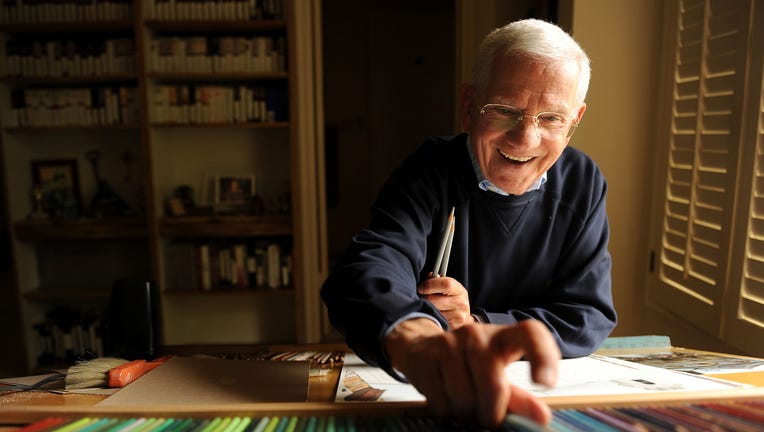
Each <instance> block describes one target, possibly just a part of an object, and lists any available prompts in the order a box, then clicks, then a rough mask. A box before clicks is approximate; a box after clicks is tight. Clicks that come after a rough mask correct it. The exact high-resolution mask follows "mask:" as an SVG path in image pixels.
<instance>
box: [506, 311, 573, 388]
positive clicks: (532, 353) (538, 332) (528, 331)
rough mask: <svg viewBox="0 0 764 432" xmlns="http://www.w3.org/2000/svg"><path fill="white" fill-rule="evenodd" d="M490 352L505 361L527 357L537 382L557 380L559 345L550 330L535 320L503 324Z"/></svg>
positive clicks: (534, 379) (543, 382)
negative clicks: (507, 325) (512, 324)
mask: <svg viewBox="0 0 764 432" xmlns="http://www.w3.org/2000/svg"><path fill="white" fill-rule="evenodd" d="M492 344H493V346H492V349H491V351H492V352H493V353H494V354H495V355H497V356H499V357H502V358H503V359H504V362H505V364H509V363H511V362H513V361H516V360H519V359H520V358H521V357H523V356H525V358H526V359H527V360H528V361H529V362H530V364H531V377H532V378H533V381H534V382H536V383H538V384H543V385H546V386H553V385H554V384H555V383H556V382H557V366H558V363H559V361H560V357H561V354H560V348H559V347H558V346H557V342H555V340H554V337H552V334H551V333H550V332H549V330H548V329H547V328H546V327H545V326H544V325H543V324H541V323H540V322H538V321H535V320H524V321H520V322H519V323H517V324H516V325H514V326H510V327H504V328H502V329H501V330H499V332H498V333H497V335H496V336H495V337H494V338H493V339H492Z"/></svg>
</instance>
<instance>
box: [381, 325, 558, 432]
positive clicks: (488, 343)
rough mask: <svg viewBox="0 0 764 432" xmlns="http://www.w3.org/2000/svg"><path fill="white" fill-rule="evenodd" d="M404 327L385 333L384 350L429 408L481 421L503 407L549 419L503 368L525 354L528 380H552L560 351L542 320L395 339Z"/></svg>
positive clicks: (489, 422) (495, 418)
mask: <svg viewBox="0 0 764 432" xmlns="http://www.w3.org/2000/svg"><path fill="white" fill-rule="evenodd" d="M410 324H411V325H413V324H418V323H417V321H416V320H412V322H411V323H410ZM404 325H409V322H404V324H401V326H404ZM413 328H414V327H412V329H413ZM404 330H407V329H406V328H404V329H403V330H400V331H398V330H396V331H394V332H393V333H392V334H391V336H392V342H388V347H387V348H388V353H390V354H393V355H391V359H392V360H395V359H402V360H403V361H394V367H396V368H397V369H399V370H401V371H402V372H403V373H404V374H405V375H406V377H407V378H408V379H409V381H410V382H411V383H412V384H413V385H414V386H415V387H417V389H418V390H419V391H420V392H421V393H422V394H424V395H425V396H426V397H427V401H428V405H429V406H430V408H431V409H432V411H433V413H434V414H436V415H438V416H448V417H458V418H476V419H477V420H478V421H479V422H480V423H481V424H482V425H484V426H486V427H496V426H498V425H500V424H501V422H502V421H503V420H504V417H505V416H506V414H507V412H508V411H509V412H513V413H516V414H519V415H522V416H525V417H528V418H531V419H533V420H535V421H537V422H539V423H542V424H547V423H548V422H549V421H550V420H551V410H550V409H549V407H548V406H547V405H546V404H545V403H544V402H543V401H541V400H539V399H537V398H536V397H535V396H533V395H532V394H531V393H529V392H528V391H525V390H523V389H521V388H518V387H515V386H514V385H512V384H511V383H510V382H509V381H508V379H507V376H506V372H505V369H506V366H507V365H508V364H509V363H511V362H513V361H516V360H519V359H520V358H522V357H523V356H525V357H526V358H528V360H530V362H531V369H532V375H533V379H534V381H536V382H539V383H542V384H546V385H552V384H554V382H555V381H556V378H557V362H558V361H559V358H560V351H559V349H558V347H557V344H556V343H555V341H554V338H553V337H552V335H551V333H550V332H549V330H547V328H546V327H544V325H543V324H541V323H539V322H536V321H532V320H528V321H523V322H521V323H519V324H516V325H511V326H497V325H468V326H463V327H461V328H459V329H457V330H454V331H451V332H442V331H441V332H431V333H429V334H427V335H423V336H421V337H413V338H412V337H403V339H402V342H403V343H402V344H398V343H397V342H396V339H397V338H399V337H400V336H396V335H397V334H399V333H400V334H401V335H403V336H405V335H406V334H407V333H406V332H405V331H404ZM391 336H388V339H390V338H391Z"/></svg>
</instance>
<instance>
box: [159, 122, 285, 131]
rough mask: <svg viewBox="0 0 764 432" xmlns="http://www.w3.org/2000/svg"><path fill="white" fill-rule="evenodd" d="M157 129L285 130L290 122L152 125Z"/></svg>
mask: <svg viewBox="0 0 764 432" xmlns="http://www.w3.org/2000/svg"><path fill="white" fill-rule="evenodd" d="M151 126H153V127H156V128H240V129H285V128H288V127H289V122H263V123H152V124H151Z"/></svg>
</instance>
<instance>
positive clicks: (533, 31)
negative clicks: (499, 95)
mask: <svg viewBox="0 0 764 432" xmlns="http://www.w3.org/2000/svg"><path fill="white" fill-rule="evenodd" d="M499 53H501V54H503V55H517V56H520V57H528V58H529V59H531V60H534V61H540V62H544V63H557V62H559V63H570V62H574V63H577V64H578V67H579V77H578V88H577V89H576V103H577V104H582V103H583V102H584V99H585V98H586V92H587V91H588V89H589V79H590V77H591V66H590V63H589V57H588V56H587V55H586V53H585V52H584V50H583V49H582V48H581V46H579V45H578V43H577V42H576V41H575V40H573V38H572V37H571V36H570V35H569V34H567V33H566V32H565V31H564V30H562V29H561V28H559V27H557V26H556V25H554V24H551V23H548V22H546V21H541V20H538V19H525V20H520V21H514V22H511V23H509V24H507V25H505V26H503V27H500V28H497V29H495V30H493V31H492V32H491V33H489V34H488V36H486V37H485V39H483V42H482V43H481V44H480V47H479V48H478V51H477V54H476V55H475V62H474V64H473V68H472V85H473V86H474V87H475V91H476V92H478V93H482V92H483V90H485V88H486V87H487V86H488V82H489V80H490V79H491V71H492V67H493V62H494V59H495V58H496V55H497V54H499Z"/></svg>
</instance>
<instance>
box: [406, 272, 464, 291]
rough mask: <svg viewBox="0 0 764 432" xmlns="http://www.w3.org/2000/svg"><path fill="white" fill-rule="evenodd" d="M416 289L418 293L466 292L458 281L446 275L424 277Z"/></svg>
mask: <svg viewBox="0 0 764 432" xmlns="http://www.w3.org/2000/svg"><path fill="white" fill-rule="evenodd" d="M417 290H418V292H419V295H434V294H440V295H447V296H455V295H462V294H466V293H467V290H466V289H465V288H464V286H462V284H461V283H459V281H457V280H456V279H453V278H450V277H447V276H442V277H436V278H429V279H425V280H424V282H422V283H421V284H420V285H419V287H418V289H417Z"/></svg>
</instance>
